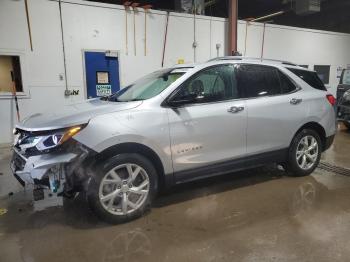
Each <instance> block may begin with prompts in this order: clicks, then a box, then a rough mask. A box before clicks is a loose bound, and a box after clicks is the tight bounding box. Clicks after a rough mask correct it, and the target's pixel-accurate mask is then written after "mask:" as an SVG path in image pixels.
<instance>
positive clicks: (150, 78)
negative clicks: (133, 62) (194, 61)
mask: <svg viewBox="0 0 350 262" xmlns="http://www.w3.org/2000/svg"><path fill="white" fill-rule="evenodd" d="M187 70H188V68H186V69H185V68H181V69H166V70H160V71H156V72H154V73H152V74H149V75H147V76H145V77H143V78H141V79H140V80H138V81H136V82H135V83H134V84H131V85H129V86H127V87H125V88H123V89H121V90H120V91H119V92H117V93H115V94H113V95H112V96H110V97H109V98H108V100H110V101H116V102H128V101H138V100H146V99H149V98H152V97H154V96H156V95H158V94H159V93H160V92H162V91H163V90H165V89H166V88H167V87H168V86H170V85H171V84H172V83H174V82H175V81H176V80H177V79H178V78H179V77H181V76H182V75H183V74H185V72H186V71H187Z"/></svg>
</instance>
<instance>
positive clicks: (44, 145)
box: [36, 126, 82, 151]
mask: <svg viewBox="0 0 350 262" xmlns="http://www.w3.org/2000/svg"><path fill="white" fill-rule="evenodd" d="M81 129H82V126H76V127H71V128H69V129H67V130H63V131H58V132H57V133H53V134H51V135H48V136H44V137H42V139H40V141H39V142H38V144H37V145H36V148H37V149H38V150H40V151H45V150H47V149H51V148H54V147H56V146H59V145H62V144H63V143H64V142H66V141H67V140H68V139H70V138H71V137H72V136H74V135H76V134H77V133H78V132H79V131H80V130H81Z"/></svg>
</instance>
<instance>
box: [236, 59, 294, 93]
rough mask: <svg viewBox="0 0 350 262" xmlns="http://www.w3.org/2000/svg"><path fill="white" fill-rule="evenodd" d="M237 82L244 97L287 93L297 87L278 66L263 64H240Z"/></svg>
mask: <svg viewBox="0 0 350 262" xmlns="http://www.w3.org/2000/svg"><path fill="white" fill-rule="evenodd" d="M237 83H238V87H239V91H240V94H241V97H243V98H251V97H261V96H273V95H279V94H286V93H290V92H292V91H294V90H295V89H296V87H295V85H294V84H293V83H292V82H291V81H290V79H289V78H288V77H287V76H286V75H284V74H283V73H282V72H280V71H279V70H278V69H277V68H275V67H271V66H263V65H239V66H238V67H237Z"/></svg>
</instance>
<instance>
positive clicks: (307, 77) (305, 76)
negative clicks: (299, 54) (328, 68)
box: [287, 68, 327, 91]
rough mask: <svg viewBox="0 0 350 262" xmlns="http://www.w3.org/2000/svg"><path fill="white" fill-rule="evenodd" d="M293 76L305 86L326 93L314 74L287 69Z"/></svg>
mask: <svg viewBox="0 0 350 262" xmlns="http://www.w3.org/2000/svg"><path fill="white" fill-rule="evenodd" d="M287 69H288V70H289V71H291V72H292V73H293V74H295V75H296V76H298V77H299V78H301V79H302V80H304V81H305V82H306V83H307V84H309V85H310V86H312V87H313V88H315V89H318V90H323V91H327V88H326V87H325V86H324V84H323V82H322V81H321V79H320V78H319V77H318V75H317V73H316V72H310V71H306V70H300V69H295V68H287Z"/></svg>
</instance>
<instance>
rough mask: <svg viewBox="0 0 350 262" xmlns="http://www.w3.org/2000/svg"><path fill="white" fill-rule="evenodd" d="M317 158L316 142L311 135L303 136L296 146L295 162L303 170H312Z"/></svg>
mask: <svg viewBox="0 0 350 262" xmlns="http://www.w3.org/2000/svg"><path fill="white" fill-rule="evenodd" d="M317 158H318V142H317V140H316V138H314V137H313V136H311V135H307V136H304V137H303V138H302V139H301V140H300V141H299V144H298V146H297V150H296V160H297V164H298V166H299V167H300V168H301V169H303V170H308V169H310V168H312V167H313V166H314V165H315V163H316V161H317Z"/></svg>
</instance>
